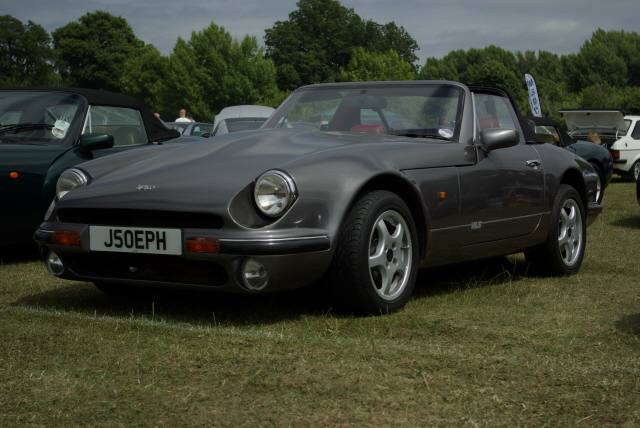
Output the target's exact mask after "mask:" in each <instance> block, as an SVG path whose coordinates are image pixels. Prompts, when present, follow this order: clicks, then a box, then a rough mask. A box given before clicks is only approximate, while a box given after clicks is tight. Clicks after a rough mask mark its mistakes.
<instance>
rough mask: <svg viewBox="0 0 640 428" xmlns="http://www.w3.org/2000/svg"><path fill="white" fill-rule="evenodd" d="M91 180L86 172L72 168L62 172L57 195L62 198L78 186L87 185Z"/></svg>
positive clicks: (57, 184) (57, 186) (57, 185)
mask: <svg viewBox="0 0 640 428" xmlns="http://www.w3.org/2000/svg"><path fill="white" fill-rule="evenodd" d="M88 182H89V180H88V179H87V176H86V174H85V173H84V172H82V171H80V170H79V169H75V168H71V169H68V170H66V171H65V172H63V173H62V175H61V176H60V178H58V182H57V183H56V196H57V197H58V199H60V198H62V197H63V196H64V195H66V194H67V193H68V192H69V191H71V190H73V189H77V188H78V187H82V186H86V185H87V183H88Z"/></svg>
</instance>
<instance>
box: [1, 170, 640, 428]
mask: <svg viewBox="0 0 640 428" xmlns="http://www.w3.org/2000/svg"><path fill="white" fill-rule="evenodd" d="M634 191H635V188H634V185H633V184H630V183H623V182H619V181H614V182H613V183H612V184H611V185H610V186H609V188H608V189H607V191H606V192H605V197H604V202H603V206H604V211H603V214H602V215H601V216H600V218H599V219H598V220H597V221H596V223H595V224H594V225H593V226H592V227H591V228H589V230H588V244H587V253H586V257H585V260H584V263H583V265H582V269H581V270H580V272H579V273H578V274H577V275H575V276H572V277H568V278H538V277H533V276H530V275H528V274H527V267H526V265H525V263H524V259H523V257H522V255H514V256H510V257H508V258H505V259H503V260H492V261H490V262H482V263H473V264H468V265H462V266H452V267H446V268H440V269H432V270H427V271H423V272H421V273H420V275H419V281H418V285H417V287H416V293H415V296H414V298H413V299H412V300H411V301H410V303H409V304H408V306H407V308H406V309H405V310H404V311H402V312H400V313H397V314H393V315H388V316H380V317H366V318H357V317H345V316H338V315H334V314H333V313H332V312H331V311H330V310H329V309H327V308H326V307H324V306H322V305H321V304H319V303H316V302H317V301H318V299H317V298H316V296H315V295H314V292H313V291H307V290H300V291H296V292H290V293H282V294H274V295H268V296H258V297H251V296H249V297H247V296H233V295H210V294H206V295H203V294H192V293H189V294H184V293H164V294H159V295H155V296H150V297H135V298H114V297H107V296H106V295H103V294H101V293H100V292H99V291H98V290H97V289H95V288H94V287H93V286H92V285H91V284H87V283H79V282H68V281H61V280H57V279H55V278H52V277H50V276H49V275H48V274H47V273H46V270H45V268H44V266H43V265H42V264H41V263H40V262H38V261H34V260H33V259H29V258H28V257H25V256H20V255H15V254H4V255H3V256H2V263H1V264H0V345H1V346H0V426H2V427H14V426H29V427H31V426H33V427H40V426H47V427H73V426H82V427H86V426H92V427H120V426H122V427H182V426H202V427H206V426H213V427H217V426H221V427H232V426H233V427H235V426H250V427H255V426H257V427H270V426H274V427H289V426H296V427H311V426H313V427H316V426H331V427H333V426H336V427H337V426H339V427H366V426H371V427H380V426H407V427H409V426H411V427H413V426H425V427H519V426H523V427H574V426H575V427H607V426H611V427H613V426H616V427H637V426H640V275H639V274H640V263H638V260H639V257H638V256H639V254H640V239H639V238H640V207H639V206H638V204H637V203H636V200H635V193H634Z"/></svg>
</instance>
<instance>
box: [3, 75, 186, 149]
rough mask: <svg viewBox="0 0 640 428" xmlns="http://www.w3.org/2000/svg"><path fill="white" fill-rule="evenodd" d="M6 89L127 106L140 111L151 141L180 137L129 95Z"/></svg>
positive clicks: (41, 88)
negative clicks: (75, 96)
mask: <svg viewBox="0 0 640 428" xmlns="http://www.w3.org/2000/svg"><path fill="white" fill-rule="evenodd" d="M5 91H34V92H66V93H72V94H77V95H80V96H82V97H84V98H86V100H87V101H88V102H89V104H91V105H100V106H112V107H126V108H132V109H136V110H139V111H140V114H141V116H142V120H143V122H144V127H145V129H146V130H147V138H148V139H149V141H158V140H164V139H167V138H175V137H179V136H180V133H179V132H178V131H176V130H175V129H169V128H167V127H166V126H165V125H164V124H163V123H162V122H161V121H160V119H158V118H157V117H156V116H155V115H154V114H153V113H151V111H150V110H149V109H148V108H147V106H145V105H144V104H143V103H142V102H141V101H139V100H137V99H135V98H133V97H130V96H128V95H122V94H117V93H115V92H108V91H99V90H96V89H85V88H68V87H55V86H12V87H6V88H0V92H5Z"/></svg>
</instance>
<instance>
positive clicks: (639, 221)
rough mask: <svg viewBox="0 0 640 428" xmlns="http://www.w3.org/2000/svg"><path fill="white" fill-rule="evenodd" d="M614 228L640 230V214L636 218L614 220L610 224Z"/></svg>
mask: <svg viewBox="0 0 640 428" xmlns="http://www.w3.org/2000/svg"><path fill="white" fill-rule="evenodd" d="M610 224H611V225H612V226H617V227H626V228H629V229H640V213H638V215H637V216H636V217H629V218H623V219H620V220H614V221H612V222H611V223H610Z"/></svg>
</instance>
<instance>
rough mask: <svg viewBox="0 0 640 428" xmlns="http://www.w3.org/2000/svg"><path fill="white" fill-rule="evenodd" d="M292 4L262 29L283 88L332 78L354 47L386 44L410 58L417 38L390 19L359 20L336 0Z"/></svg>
mask: <svg viewBox="0 0 640 428" xmlns="http://www.w3.org/2000/svg"><path fill="white" fill-rule="evenodd" d="M297 6H298V9H297V10H295V11H293V12H291V13H290V14H289V19H288V20H287V21H278V22H276V23H275V24H274V26H273V27H272V28H270V29H267V30H265V38H264V40H265V45H266V47H267V55H268V56H269V57H270V58H272V59H273V61H274V63H275V65H276V67H277V71H278V76H277V82H278V86H279V87H280V88H281V89H283V90H292V89H295V88H297V87H299V86H301V85H306V84H311V83H322V82H330V81H333V80H335V78H336V74H337V72H338V71H339V70H340V69H341V68H345V67H347V65H348V64H349V61H350V60H351V55H352V52H353V49H354V48H356V47H363V48H365V49H367V50H368V51H370V52H378V53H384V52H387V51H388V50H390V49H392V50H395V51H396V52H397V53H398V55H399V56H400V57H401V58H402V59H403V60H405V61H407V62H409V63H412V62H413V61H415V60H416V56H415V54H414V52H415V50H417V49H418V45H417V43H416V42H415V40H413V39H412V38H411V37H410V36H409V34H408V33H407V32H406V31H405V30H404V28H403V27H398V26H396V25H395V24H394V23H393V22H391V23H388V24H385V25H380V24H377V23H375V22H372V21H363V20H362V18H360V16H358V15H357V14H356V13H355V12H354V11H353V9H348V8H346V7H344V6H342V5H341V4H340V2H338V1H337V0H300V1H298V3H297Z"/></svg>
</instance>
